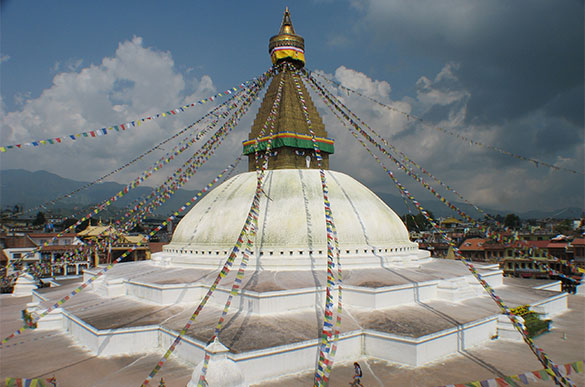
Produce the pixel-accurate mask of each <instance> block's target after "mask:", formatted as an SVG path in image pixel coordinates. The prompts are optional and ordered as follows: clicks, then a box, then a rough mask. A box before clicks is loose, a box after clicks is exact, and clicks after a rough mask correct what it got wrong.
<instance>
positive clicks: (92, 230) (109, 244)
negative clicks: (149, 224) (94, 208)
mask: <svg viewBox="0 0 585 387" xmlns="http://www.w3.org/2000/svg"><path fill="white" fill-rule="evenodd" d="M77 237H78V238H80V239H81V240H83V241H84V243H86V244H88V245H90V246H92V249H91V251H92V253H91V254H92V255H93V259H92V266H93V267H95V266H99V265H101V264H110V263H112V262H113V261H115V260H116V259H118V258H119V257H120V256H121V255H122V254H124V253H126V252H127V251H128V250H130V249H133V251H132V253H131V254H130V255H128V256H127V257H125V258H123V259H122V262H130V261H142V260H145V259H150V250H149V249H148V244H147V243H146V237H145V236H144V235H141V234H137V235H129V234H126V233H121V232H120V231H118V230H117V229H116V228H115V227H114V226H112V225H103V224H101V222H100V224H98V225H97V226H91V225H88V226H87V228H86V229H85V230H83V231H80V232H78V233H77Z"/></svg>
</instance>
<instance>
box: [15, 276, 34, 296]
mask: <svg viewBox="0 0 585 387" xmlns="http://www.w3.org/2000/svg"><path fill="white" fill-rule="evenodd" d="M36 288H37V282H36V281H35V279H34V278H33V276H32V275H30V274H28V273H26V272H24V273H22V274H21V275H20V276H18V279H17V280H16V283H15V284H14V290H12V295H13V296H14V297H24V296H32V294H33V291H34V290H35V289H36Z"/></svg>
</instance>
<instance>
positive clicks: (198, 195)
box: [0, 156, 241, 348]
mask: <svg viewBox="0 0 585 387" xmlns="http://www.w3.org/2000/svg"><path fill="white" fill-rule="evenodd" d="M240 159H241V156H240V157H238V159H237V160H236V162H235V163H234V164H231V165H229V166H228V167H227V168H225V169H224V170H223V171H222V172H221V173H220V174H219V175H218V176H217V177H216V178H215V179H214V180H213V181H212V183H210V184H208V185H206V186H205V187H204V188H203V189H202V190H201V191H200V192H198V193H197V194H196V195H195V196H193V197H192V198H191V199H190V200H188V201H187V202H186V203H185V204H184V205H183V206H182V207H181V208H179V210H177V211H175V212H174V213H173V214H172V215H171V216H169V217H168V218H167V219H166V220H165V221H164V222H162V223H161V224H160V225H158V226H157V227H156V228H155V229H154V230H152V231H151V232H150V233H149V234H148V235H147V237H146V238H145V239H144V240H143V241H140V242H138V243H137V244H136V245H134V246H132V247H131V248H129V249H128V250H127V251H126V252H125V253H124V254H122V255H121V256H120V257H119V258H117V259H116V260H115V261H113V262H112V263H111V264H109V265H108V266H106V267H105V268H103V269H102V270H100V271H99V272H97V273H96V274H95V275H94V276H92V277H91V278H89V279H88V280H87V281H85V282H83V283H82V284H81V285H79V286H78V287H77V288H75V289H74V290H73V291H72V292H71V293H70V294H68V295H66V296H65V297H63V298H61V299H60V300H59V301H57V302H56V303H55V304H53V305H52V306H50V307H49V308H47V309H46V310H45V311H43V312H41V313H39V314H38V315H37V316H36V317H35V318H34V319H33V323H35V324H36V323H37V322H38V321H39V320H40V319H41V318H43V317H45V316H46V315H48V314H49V313H51V312H52V311H53V310H55V309H57V308H59V307H60V306H61V305H63V304H64V303H65V302H67V301H68V300H69V299H70V298H71V297H74V296H75V295H77V294H79V293H80V292H81V291H82V290H83V289H85V288H86V287H88V286H89V285H91V283H92V282H94V281H95V280H96V279H98V278H99V277H101V276H102V275H104V274H105V273H106V272H108V271H109V270H110V269H111V268H112V267H114V265H116V264H117V263H119V262H120V261H122V260H123V259H124V258H126V257H127V256H128V255H130V254H131V253H132V252H134V251H135V250H136V249H137V248H138V247H140V246H142V245H143V244H145V243H146V242H147V241H148V240H150V239H151V238H152V237H153V236H154V235H156V234H157V233H158V232H159V231H160V230H162V229H163V228H165V227H166V226H167V225H168V224H169V223H170V222H172V221H173V220H174V219H175V218H176V217H177V216H178V215H179V214H180V213H182V212H183V211H185V209H187V208H189V207H190V206H191V205H192V204H193V203H194V202H196V201H197V200H199V199H200V198H201V197H202V196H203V195H204V194H205V193H206V192H208V191H209V190H210V189H211V187H212V186H213V185H214V184H215V183H217V182H218V181H219V180H220V179H221V178H222V177H223V176H224V174H225V173H226V171H229V170H232V169H234V168H235V167H236V166H237V164H238V163H239V161H240ZM26 329H28V327H27V326H26V325H25V326H23V327H22V328H20V329H18V330H17V331H15V332H13V333H12V334H10V335H9V336H7V337H5V338H4V339H3V340H2V342H0V348H1V347H2V346H3V345H4V344H6V343H7V342H8V341H9V340H10V339H12V338H14V337H16V336H18V335H20V334H22V333H23V332H24V331H25V330H26Z"/></svg>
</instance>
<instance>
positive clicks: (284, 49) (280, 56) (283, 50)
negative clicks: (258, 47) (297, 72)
mask: <svg viewBox="0 0 585 387" xmlns="http://www.w3.org/2000/svg"><path fill="white" fill-rule="evenodd" d="M268 52H269V53H270V57H271V59H272V64H278V63H281V62H284V61H287V62H290V63H292V64H294V65H296V66H297V67H303V66H304V65H305V39H303V37H302V36H300V35H297V34H296V33H295V29H294V27H293V25H292V21H291V18H290V12H289V11H288V7H286V9H285V11H284V16H283V17H282V24H281V25H280V31H279V33H278V35H274V36H273V37H271V38H270V43H269V44H268Z"/></svg>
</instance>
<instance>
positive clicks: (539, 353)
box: [307, 75, 573, 386]
mask: <svg viewBox="0 0 585 387" xmlns="http://www.w3.org/2000/svg"><path fill="white" fill-rule="evenodd" d="M307 78H308V79H309V81H310V84H313V85H315V88H316V91H317V92H318V94H319V95H321V96H322V97H323V98H324V99H325V100H327V102H328V103H327V106H329V107H330V108H331V107H333V108H334V109H335V110H336V111H337V112H338V113H339V114H335V115H336V117H338V118H340V115H341V116H343V118H344V119H345V121H347V122H349V123H350V124H351V125H347V124H346V123H345V121H343V120H342V122H343V123H344V126H346V127H347V128H348V130H349V131H350V133H351V134H352V135H353V136H354V137H355V138H356V139H357V140H358V142H359V143H360V144H361V145H362V146H363V147H364V148H365V149H366V151H367V152H368V153H369V154H370V155H371V156H372V157H373V158H374V159H375V160H376V162H377V163H378V164H379V165H380V166H381V167H382V168H383V169H384V171H385V172H386V173H387V174H388V176H389V177H390V178H391V179H392V181H393V182H394V184H395V185H396V186H397V188H398V189H399V191H400V192H401V194H402V195H404V196H406V197H408V198H409V199H410V200H411V201H412V203H413V204H414V205H415V206H416V208H417V209H418V210H419V211H420V212H421V213H422V214H423V216H424V217H425V219H426V220H427V221H428V222H429V223H430V224H431V225H432V226H433V228H435V230H437V231H438V232H439V233H440V234H441V235H442V237H443V238H444V239H445V240H447V241H448V243H449V245H450V246H451V248H452V249H453V251H454V253H455V255H456V257H457V258H458V259H459V260H461V261H462V262H463V263H464V264H465V266H466V267H467V268H468V269H469V271H470V272H471V273H472V274H473V276H474V277H475V278H476V279H477V280H478V282H479V283H480V284H481V285H482V287H483V288H484V289H485V290H486V292H487V293H488V294H489V295H490V297H491V298H492V299H493V300H494V301H495V302H496V304H497V305H498V306H499V307H500V310H502V312H503V313H504V314H505V315H506V316H508V318H509V319H510V320H511V322H512V324H513V325H514V327H515V328H516V330H518V332H519V333H520V334H521V335H522V338H523V339H524V341H525V342H526V343H527V344H528V346H529V347H530V349H531V350H532V352H533V353H534V354H535V356H536V357H537V358H538V360H539V361H540V362H541V363H542V365H543V366H544V367H545V368H547V369H552V370H553V378H554V380H555V382H557V383H558V384H561V383H562V384H561V385H567V386H572V385H573V384H572V383H571V382H570V381H569V380H567V379H565V378H564V377H563V376H562V375H560V374H559V373H558V371H557V366H556V365H555V364H554V363H553V362H552V360H551V359H550V358H549V357H548V355H547V354H546V353H545V352H544V351H543V350H542V349H540V348H539V347H538V346H537V345H536V344H535V343H534V341H533V340H532V339H530V338H529V337H528V336H527V333H526V330H525V329H524V327H523V326H522V325H521V324H520V323H519V321H518V320H517V318H516V316H515V315H514V314H513V313H511V312H510V309H509V308H508V307H507V306H506V305H505V304H504V302H503V301H502V299H501V298H500V297H498V296H497V295H496V294H495V292H494V290H493V288H492V287H491V286H490V285H489V284H488V283H487V282H486V281H485V280H484V279H483V277H482V276H481V274H479V272H478V271H477V269H476V268H475V267H474V266H473V264H472V263H471V262H469V261H467V260H466V259H465V257H463V255H461V253H460V251H459V249H458V248H457V246H456V244H455V242H454V241H453V240H452V239H451V238H450V237H449V235H447V233H445V231H443V230H441V229H440V227H439V226H438V224H437V223H436V222H435V220H434V219H432V218H431V217H430V215H429V213H428V212H427V211H426V210H425V209H424V208H423V207H422V205H421V204H420V203H419V202H418V201H417V200H416V199H415V198H414V196H413V195H412V194H410V192H408V190H407V189H406V188H405V187H404V186H403V185H402V184H401V183H400V182H399V181H398V179H396V177H395V176H394V174H393V173H392V171H390V170H388V168H386V166H385V165H384V164H383V163H382V161H381V160H380V159H379V157H378V156H376V155H375V154H374V153H373V152H372V150H371V149H369V148H368V146H367V145H366V143H365V142H364V140H362V139H361V138H360V137H358V133H359V134H361V135H362V136H363V137H364V138H366V139H367V140H368V141H369V142H370V143H372V145H374V146H375V147H376V148H378V149H379V150H380V151H381V152H383V153H384V154H387V152H385V149H384V148H383V147H381V146H380V144H378V143H377V142H376V141H375V140H374V139H373V138H372V137H371V136H370V135H369V134H367V133H366V132H365V131H364V130H363V129H362V128H361V127H360V125H358V123H356V122H355V121H354V120H352V119H351V117H349V116H348V114H347V113H346V112H345V111H344V110H343V109H342V108H341V107H340V105H342V103H341V102H340V101H339V100H338V99H337V98H336V97H335V96H333V95H332V94H331V93H327V92H326V91H325V90H324V88H322V87H321V86H320V85H319V84H318V83H317V82H316V81H315V80H314V78H311V77H308V75H307ZM354 129H355V130H354Z"/></svg>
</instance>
